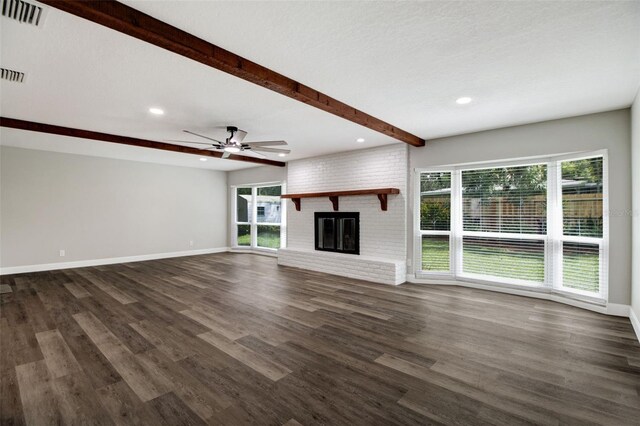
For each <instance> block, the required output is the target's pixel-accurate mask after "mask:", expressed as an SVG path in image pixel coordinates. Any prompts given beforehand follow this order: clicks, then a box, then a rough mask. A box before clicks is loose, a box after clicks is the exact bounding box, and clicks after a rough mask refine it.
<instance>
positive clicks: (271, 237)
mask: <svg viewBox="0 0 640 426" xmlns="http://www.w3.org/2000/svg"><path fill="white" fill-rule="evenodd" d="M263 228H275V229H263ZM243 231H245V230H244V229H243V230H242V231H241V232H243ZM238 245H239V246H250V245H251V235H250V234H249V233H244V232H243V234H242V235H238ZM258 247H265V248H275V249H277V248H280V228H279V227H277V226H268V225H265V226H258Z"/></svg>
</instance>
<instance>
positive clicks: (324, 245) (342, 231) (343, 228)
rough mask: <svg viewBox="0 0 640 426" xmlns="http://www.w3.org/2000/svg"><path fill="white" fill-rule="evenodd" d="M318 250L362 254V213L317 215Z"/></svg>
mask: <svg viewBox="0 0 640 426" xmlns="http://www.w3.org/2000/svg"><path fill="white" fill-rule="evenodd" d="M315 234H316V237H315V242H316V250H322V251H334V252H338V253H347V254H360V213H343V212H340V213H334V212H316V213H315Z"/></svg>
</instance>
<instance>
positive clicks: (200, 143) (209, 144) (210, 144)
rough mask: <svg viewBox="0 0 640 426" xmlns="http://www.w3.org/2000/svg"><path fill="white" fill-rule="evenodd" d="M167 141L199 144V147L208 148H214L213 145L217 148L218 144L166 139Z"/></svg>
mask: <svg viewBox="0 0 640 426" xmlns="http://www.w3.org/2000/svg"><path fill="white" fill-rule="evenodd" d="M165 141H167V142H180V143H195V144H198V145H208V146H212V145H213V146H216V144H213V143H211V142H194V141H183V140H179V139H165ZM218 145H219V144H218Z"/></svg>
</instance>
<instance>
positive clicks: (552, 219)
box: [416, 152, 607, 299]
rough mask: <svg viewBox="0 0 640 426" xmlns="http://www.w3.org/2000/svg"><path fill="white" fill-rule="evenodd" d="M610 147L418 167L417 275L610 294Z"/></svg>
mask: <svg viewBox="0 0 640 426" xmlns="http://www.w3.org/2000/svg"><path fill="white" fill-rule="evenodd" d="M604 155H605V153H604V152H602V153H598V154H597V155H596V154H593V155H590V156H587V157H580V158H556V159H543V160H539V161H530V162H518V163H516V162H513V163H511V164H495V165H491V166H458V167H449V168H443V169H433V170H428V171H420V172H419V182H420V188H419V191H420V194H419V211H420V219H419V225H420V226H419V232H418V234H417V235H416V247H417V252H418V253H419V260H418V262H417V264H418V265H419V267H418V269H419V271H418V274H419V275H429V276H434V275H446V276H453V277H455V278H461V279H467V280H481V281H491V282H498V283H506V284H512V285H525V286H538V287H548V288H552V289H555V290H558V291H565V292H570V293H578V294H582V295H585V296H597V297H600V298H604V299H606V297H607V289H606V282H607V275H606V270H605V265H606V264H607V261H606V260H607V259H606V252H605V247H606V244H605V242H606V237H607V232H606V228H607V227H606V216H605V215H604V211H605V202H606V191H607V187H606V171H605V165H606V162H605V159H604Z"/></svg>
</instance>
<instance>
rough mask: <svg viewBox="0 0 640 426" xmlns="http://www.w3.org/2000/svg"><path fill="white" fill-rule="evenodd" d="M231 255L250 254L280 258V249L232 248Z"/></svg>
mask: <svg viewBox="0 0 640 426" xmlns="http://www.w3.org/2000/svg"><path fill="white" fill-rule="evenodd" d="M229 252H230V253H250V254H261V255H263V256H269V257H278V249H271V248H264V247H242V246H238V247H231V249H229Z"/></svg>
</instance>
